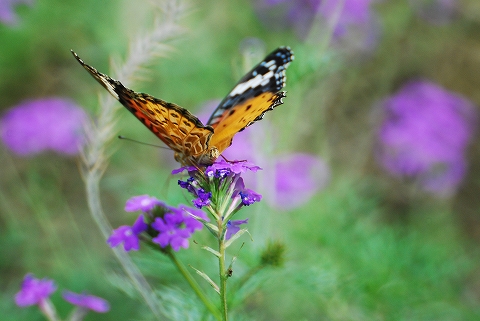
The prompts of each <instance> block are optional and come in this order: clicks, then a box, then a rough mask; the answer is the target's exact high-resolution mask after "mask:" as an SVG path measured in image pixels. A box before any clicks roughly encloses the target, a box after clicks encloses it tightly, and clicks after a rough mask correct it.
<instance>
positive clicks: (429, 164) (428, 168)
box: [377, 80, 476, 195]
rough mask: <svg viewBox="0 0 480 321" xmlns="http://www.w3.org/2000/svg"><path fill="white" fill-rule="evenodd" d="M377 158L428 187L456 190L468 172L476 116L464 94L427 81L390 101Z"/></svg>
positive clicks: (394, 171) (386, 105)
mask: <svg viewBox="0 0 480 321" xmlns="http://www.w3.org/2000/svg"><path fill="white" fill-rule="evenodd" d="M382 107H383V108H384V110H385V119H384V121H383V124H382V126H381V128H380V131H379V146H378V149H377V159H378V161H379V162H380V164H381V165H382V166H383V167H384V168H385V169H386V170H387V171H388V172H390V173H391V174H393V175H396V176H406V177H410V178H415V179H417V181H418V182H419V183H420V184H421V185H422V186H423V188H424V189H425V190H427V191H430V192H434V193H437V194H442V195H448V194H451V193H452V192H453V191H454V190H455V188H456V187H457V185H458V184H459V183H460V181H461V180H462V178H463V176H464V174H465V171H466V159H465V154H466V148H467V146H468V143H469V141H470V138H471V136H472V131H473V126H474V121H475V119H476V114H475V106H474V105H473V103H471V102H470V101H468V100H467V99H465V98H464V97H462V96H460V95H458V94H455V93H453V92H449V91H447V90H445V89H443V88H442V87H440V86H438V85H436V84H434V83H432V82H429V81H425V80H418V81H411V82H408V83H407V84H405V85H404V86H403V87H402V88H401V89H400V90H399V91H398V92H397V93H396V94H394V95H393V96H392V97H390V98H388V99H386V100H385V101H384V102H383V104H382Z"/></svg>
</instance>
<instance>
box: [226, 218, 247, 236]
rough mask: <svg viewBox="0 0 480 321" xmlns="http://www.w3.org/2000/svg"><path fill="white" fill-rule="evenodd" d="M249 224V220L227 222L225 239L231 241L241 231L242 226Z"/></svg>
mask: <svg viewBox="0 0 480 321" xmlns="http://www.w3.org/2000/svg"><path fill="white" fill-rule="evenodd" d="M247 223H248V218H247V219H245V220H238V221H228V222H227V234H226V235H225V239H227V240H229V239H230V238H231V237H232V236H234V235H235V234H236V233H237V232H238V231H240V225H242V224H247Z"/></svg>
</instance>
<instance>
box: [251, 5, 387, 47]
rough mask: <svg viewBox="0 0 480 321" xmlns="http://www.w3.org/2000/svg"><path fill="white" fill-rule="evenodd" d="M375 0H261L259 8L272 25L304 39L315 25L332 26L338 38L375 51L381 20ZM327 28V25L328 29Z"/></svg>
mask: <svg viewBox="0 0 480 321" xmlns="http://www.w3.org/2000/svg"><path fill="white" fill-rule="evenodd" d="M372 2H373V0H300V1H298V0H261V1H258V2H257V3H256V11H257V14H258V16H259V17H260V19H261V21H263V22H264V24H265V25H266V26H267V27H269V28H271V29H277V30H278V29H285V28H292V29H293V30H294V32H295V33H296V35H297V36H298V37H299V38H300V39H302V40H304V39H306V38H307V36H308V35H309V33H310V30H311V29H312V27H313V26H314V22H315V19H318V20H319V21H320V22H321V24H320V25H318V26H317V27H318V28H323V27H325V26H330V27H331V29H332V30H333V38H334V39H335V40H337V41H339V40H341V39H343V40H345V39H348V41H344V42H346V43H345V45H346V46H347V47H353V48H354V49H357V50H362V51H372V50H371V49H372V48H375V47H376V44H377V39H378V33H379V32H378V23H377V18H376V16H375V15H374V14H373V13H372V11H371V4H372ZM327 30H328V29H327Z"/></svg>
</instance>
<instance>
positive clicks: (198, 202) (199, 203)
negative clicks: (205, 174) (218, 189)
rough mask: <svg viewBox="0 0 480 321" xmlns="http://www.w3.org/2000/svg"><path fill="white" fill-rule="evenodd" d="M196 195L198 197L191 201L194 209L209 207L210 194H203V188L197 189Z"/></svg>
mask: <svg viewBox="0 0 480 321" xmlns="http://www.w3.org/2000/svg"><path fill="white" fill-rule="evenodd" d="M196 193H197V196H198V197H197V198H196V199H194V200H193V201H192V202H193V205H195V207H196V208H198V209H200V208H202V207H204V206H208V205H210V198H211V197H212V193H211V192H205V190H204V189H203V188H199V189H197V191H196Z"/></svg>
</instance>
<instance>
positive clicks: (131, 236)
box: [107, 215, 148, 252]
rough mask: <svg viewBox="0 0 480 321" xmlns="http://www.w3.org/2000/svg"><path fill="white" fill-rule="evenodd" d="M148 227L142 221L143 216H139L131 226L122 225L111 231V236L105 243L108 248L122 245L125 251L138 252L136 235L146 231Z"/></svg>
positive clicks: (138, 242)
mask: <svg viewBox="0 0 480 321" xmlns="http://www.w3.org/2000/svg"><path fill="white" fill-rule="evenodd" d="M147 228H148V225H147V224H146V223H145V222H144V221H143V215H140V216H139V217H138V218H137V220H136V221H135V223H134V224H133V226H131V227H130V226H128V225H123V226H120V227H119V228H117V229H115V230H113V233H112V235H111V236H110V237H109V238H108V240H107V243H108V245H110V247H115V246H117V245H119V244H121V243H123V248H124V250H125V251H127V252H128V251H131V250H134V251H138V250H139V249H140V239H139V238H138V235H139V234H140V233H142V232H143V231H146V230H147Z"/></svg>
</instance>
